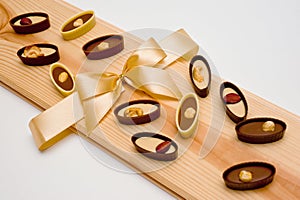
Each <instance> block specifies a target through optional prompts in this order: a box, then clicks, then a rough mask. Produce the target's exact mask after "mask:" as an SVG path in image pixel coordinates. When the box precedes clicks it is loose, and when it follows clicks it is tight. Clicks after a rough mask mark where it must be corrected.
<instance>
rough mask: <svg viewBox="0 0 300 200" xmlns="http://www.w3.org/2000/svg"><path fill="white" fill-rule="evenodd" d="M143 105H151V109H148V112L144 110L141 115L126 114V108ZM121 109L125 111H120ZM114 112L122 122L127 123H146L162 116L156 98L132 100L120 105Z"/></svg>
mask: <svg viewBox="0 0 300 200" xmlns="http://www.w3.org/2000/svg"><path fill="white" fill-rule="evenodd" d="M143 105H149V106H150V109H148V112H145V111H144V113H143V114H142V115H141V116H133V117H128V116H125V115H124V110H125V109H127V108H130V107H138V108H142V107H143ZM121 111H123V113H120V112H121ZM114 114H115V116H116V118H117V119H118V121H119V122H120V123H121V124H126V125H138V124H145V123H149V122H152V121H154V120H156V119H157V118H158V117H159V116H160V104H159V103H158V102H157V101H154V100H135V101H130V102H126V103H123V104H121V105H119V106H118V107H117V108H116V109H115V110H114Z"/></svg>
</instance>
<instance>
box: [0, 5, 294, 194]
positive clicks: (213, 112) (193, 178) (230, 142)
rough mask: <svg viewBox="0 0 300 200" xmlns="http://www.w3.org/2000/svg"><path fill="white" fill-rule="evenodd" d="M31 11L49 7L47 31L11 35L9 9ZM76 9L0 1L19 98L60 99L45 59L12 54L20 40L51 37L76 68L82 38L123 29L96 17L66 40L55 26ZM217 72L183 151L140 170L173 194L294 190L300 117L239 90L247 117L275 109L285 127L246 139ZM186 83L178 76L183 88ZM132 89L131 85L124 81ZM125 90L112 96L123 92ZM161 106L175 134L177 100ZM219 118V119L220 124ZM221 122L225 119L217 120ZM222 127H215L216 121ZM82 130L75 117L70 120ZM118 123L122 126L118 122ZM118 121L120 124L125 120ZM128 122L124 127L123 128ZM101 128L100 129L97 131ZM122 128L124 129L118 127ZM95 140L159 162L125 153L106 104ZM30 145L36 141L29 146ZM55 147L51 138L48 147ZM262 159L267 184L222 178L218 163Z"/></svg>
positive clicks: (10, 77)
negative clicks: (280, 132) (252, 186)
mask: <svg viewBox="0 0 300 200" xmlns="http://www.w3.org/2000/svg"><path fill="white" fill-rule="evenodd" d="M30 11H44V12H47V13H48V14H49V15H50V22H51V28H50V29H48V30H47V31H44V32H41V33H36V34H32V35H17V34H15V33H14V31H13V30H12V28H11V27H10V26H9V24H8V21H9V19H10V18H11V17H13V16H15V15H18V14H21V13H25V12H30ZM79 11H80V10H79V9H77V8H75V7H73V6H71V5H69V4H67V3H65V2H63V1H50V2H49V1H42V0H35V1H33V0H28V1H22V2H20V1H13V0H8V1H5V2H4V1H2V2H1V3H0V16H1V19H0V46H1V51H0V81H1V85H3V86H5V87H7V88H8V89H10V90H12V91H14V92H15V93H16V94H17V95H19V96H21V97H23V98H25V99H26V100H28V102H30V103H31V104H32V105H34V106H37V107H38V108H41V109H43V110H44V109H47V108H49V107H51V106H52V105H54V104H55V103H57V102H59V101H60V100H61V99H62V98H63V97H62V96H61V95H60V94H59V93H58V91H57V90H56V89H55V88H54V86H53V85H52V83H51V81H50V77H49V75H48V70H49V66H43V67H28V66H25V65H23V64H22V63H21V61H20V60H19V59H18V57H17V56H16V51H17V50H18V49H19V48H21V47H22V46H24V45H27V44H32V43H37V42H50V43H54V44H56V45H58V46H59V50H60V54H61V59H60V62H61V63H64V64H66V65H67V66H68V67H69V68H70V69H71V70H72V72H73V73H74V74H77V73H78V71H79V70H82V66H81V65H82V63H86V58H85V56H84V54H83V53H82V51H81V47H82V45H83V44H84V43H86V42H87V41H89V40H90V39H93V38H96V37H99V36H101V35H106V34H110V33H121V32H122V30H121V29H119V28H117V27H114V26H113V25H111V24H108V23H106V22H104V21H102V20H101V19H99V18H98V19H97V25H96V27H95V28H93V29H92V30H91V31H90V32H89V33H87V34H86V35H84V36H82V37H80V38H78V39H76V40H72V41H64V40H63V39H62V37H61V35H60V34H59V28H60V26H61V24H62V23H63V22H64V21H65V20H66V19H68V18H69V17H70V16H72V15H74V14H76V13H78V12H79ZM139 43H140V41H139V40H137V39H136V38H132V40H127V41H126V47H127V48H129V47H133V46H136V45H138V44H139ZM123 61H124V60H122V59H121V60H120V61H118V62H117V63H116V64H114V65H112V66H111V67H110V68H109V70H110V71H117V72H119V71H120V64H122V62H123ZM101 62H104V63H107V62H110V60H109V59H108V60H105V61H99V62H90V63H89V64H90V65H89V66H91V67H90V68H89V69H87V68H85V70H93V71H96V70H100V69H99V68H98V67H99V66H101V64H103V63H101ZM183 66H186V63H184V62H183V61H182V62H180V63H176V64H174V66H172V69H175V70H176V71H179V72H180V74H182V75H183V77H184V78H185V79H186V80H187V79H188V75H187V70H186V68H184V67H183ZM219 83H220V80H219V79H218V78H216V77H214V82H213V85H212V92H211V94H210V96H209V97H208V98H207V99H199V101H200V103H201V113H200V119H199V121H200V123H199V129H198V132H197V135H196V137H195V138H194V140H193V143H192V145H191V146H190V147H189V149H188V150H187V151H185V152H184V154H183V155H182V156H181V157H180V158H178V159H177V160H176V161H175V162H173V163H171V164H170V165H168V166H166V167H164V168H161V169H159V170H155V171H151V172H147V173H142V175H143V176H145V177H146V178H148V179H149V180H151V181H153V183H155V184H157V185H158V186H160V187H162V188H164V189H166V190H167V191H169V192H170V193H172V194H173V195H176V196H177V197H182V198H187V199H204V198H210V199H219V198H220V197H222V198H224V199H225V198H226V199H227V198H231V199H241V198H249V199H250V198H251V199H253V198H255V199H266V198H270V199H275V198H287V199H295V198H296V197H299V196H300V190H299V189H300V168H299V166H300V146H299V145H298V144H297V141H299V140H300V135H299V134H297V131H298V130H299V128H300V123H299V121H300V118H299V116H296V115H294V114H292V113H289V112H287V111H285V110H283V109H281V108H279V107H277V106H276V105H273V104H271V103H269V102H267V101H265V100H264V99H261V98H260V97H257V96H255V95H253V94H251V93H250V92H248V91H246V90H243V92H244V94H245V96H246V98H247V100H248V103H249V106H250V110H249V115H248V117H254V116H273V117H278V118H280V119H283V120H284V121H285V122H286V123H287V124H288V129H287V131H286V134H285V136H284V138H283V139H282V140H281V141H278V142H276V143H272V144H265V145H251V144H246V143H242V142H240V141H238V140H237V139H236V134H235V131H234V123H233V122H231V121H230V120H229V119H228V118H227V117H226V116H224V111H223V110H222V109H219V107H220V105H216V104H215V103H216V101H215V99H217V98H219V97H218V87H219V86H218V84H219ZM186 84H189V82H188V81H187V82H186V83H184V82H182V81H181V82H180V81H179V86H180V87H182V88H185V87H186ZM126 92H127V93H128V94H130V92H132V91H131V89H130V88H129V87H126ZM125 97H126V95H123V96H122V97H121V98H120V100H119V101H118V103H120V102H123V101H124V100H125V99H126V98H125ZM137 97H145V95H144V94H142V93H139V92H135V93H134V94H133V96H132V98H137ZM161 103H162V105H163V107H164V108H165V113H167V116H169V117H167V120H166V122H165V124H164V126H163V129H162V132H163V133H164V134H166V135H168V136H170V137H175V135H176V133H177V131H176V129H175V123H174V120H173V118H172V117H170V116H173V115H174V113H175V108H176V106H177V102H174V101H170V102H169V101H161ZM219 123H222V124H221V125H220V124H219ZM223 123H224V124H223ZM219 127H221V129H220V130H219V129H218V128H219ZM76 128H78V129H79V130H81V131H82V129H83V127H82V126H81V123H79V125H78V126H77V127H76ZM121 128H122V127H121ZM123 128H124V127H123ZM128 131H129V132H130V130H127V132H128ZM217 131H221V132H222V135H221V137H220V139H219V140H218V142H217V144H216V145H215V147H214V149H213V151H211V152H210V153H209V154H208V156H206V157H205V158H203V159H200V157H199V152H200V150H201V147H202V146H203V141H204V139H205V136H206V135H207V134H208V133H217ZM103 133H104V134H103ZM124 133H125V134H124ZM87 139H89V140H91V141H92V142H96V143H97V144H99V145H100V146H101V147H102V148H104V149H106V150H107V152H109V153H111V154H112V155H115V156H116V157H117V158H119V159H120V160H122V161H124V162H125V163H126V164H128V165H129V166H131V167H132V168H134V169H136V170H142V171H143V170H145V169H147V168H149V167H150V168H153V167H159V165H161V163H159V162H157V161H153V160H150V159H147V158H145V157H143V156H142V155H137V154H130V153H128V152H132V153H135V150H134V148H133V146H132V144H131V142H130V135H129V134H126V130H125V131H124V129H120V127H119V126H116V123H115V119H114V116H113V115H112V114H111V112H110V113H109V114H108V115H107V117H105V119H104V120H103V122H102V123H101V124H100V126H99V127H98V129H97V130H96V131H94V132H93V134H92V135H90V138H87ZM33 148H35V147H33ZM53 148H55V146H54V147H53ZM254 160H258V161H267V162H270V163H272V164H274V165H275V166H276V169H277V173H276V177H275V180H274V182H273V183H272V184H270V185H269V186H267V187H265V188H262V189H258V190H253V191H243V192H241V191H233V190H230V189H228V188H226V187H225V185H224V183H223V180H222V173H223V171H224V170H225V169H226V168H228V167H229V166H231V165H233V164H237V163H240V162H243V161H254Z"/></svg>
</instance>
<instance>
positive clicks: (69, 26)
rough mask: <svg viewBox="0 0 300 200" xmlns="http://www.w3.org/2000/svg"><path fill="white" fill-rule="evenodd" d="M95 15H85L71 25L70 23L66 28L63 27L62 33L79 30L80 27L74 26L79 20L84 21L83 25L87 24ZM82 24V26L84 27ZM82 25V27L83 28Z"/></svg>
mask: <svg viewBox="0 0 300 200" xmlns="http://www.w3.org/2000/svg"><path fill="white" fill-rule="evenodd" d="M92 16H93V15H92V14H85V15H82V16H80V17H78V18H76V19H74V20H72V21H71V22H70V23H68V24H67V25H66V26H65V27H63V29H62V31H63V32H66V31H71V30H73V29H75V28H78V27H79V26H74V22H75V21H76V20H78V19H82V21H83V24H84V23H86V22H87V21H88V20H89V19H90V18H91V17H92ZM83 24H82V25H83ZM82 25H81V26H82Z"/></svg>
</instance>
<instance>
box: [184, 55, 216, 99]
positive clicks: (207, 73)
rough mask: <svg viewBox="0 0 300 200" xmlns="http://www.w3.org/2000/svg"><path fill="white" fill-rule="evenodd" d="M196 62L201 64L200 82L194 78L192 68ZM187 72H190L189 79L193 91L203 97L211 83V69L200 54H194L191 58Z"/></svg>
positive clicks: (195, 65) (193, 68)
mask: <svg viewBox="0 0 300 200" xmlns="http://www.w3.org/2000/svg"><path fill="white" fill-rule="evenodd" d="M197 62H200V63H201V65H200V66H202V70H201V71H202V72H201V76H203V81H202V83H199V82H198V81H197V80H196V79H195V78H194V75H193V74H194V70H195V67H198V66H197ZM189 74H190V79H191V81H192V85H193V88H194V90H195V92H196V93H197V94H198V95H199V96H200V97H202V98H205V97H206V96H207V95H208V93H209V90H210V85H211V70H210V66H209V64H208V62H207V60H206V59H205V58H204V57H203V56H201V55H196V56H194V57H193V58H192V60H191V62H190V66H189Z"/></svg>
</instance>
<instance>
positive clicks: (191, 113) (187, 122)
mask: <svg viewBox="0 0 300 200" xmlns="http://www.w3.org/2000/svg"><path fill="white" fill-rule="evenodd" d="M198 115H199V103H198V97H197V96H196V94H195V93H190V94H187V95H185V96H184V97H182V98H181V100H180V102H179V105H178V107H177V110H176V115H175V117H176V118H175V122H176V127H177V129H178V131H179V133H180V135H181V136H182V137H183V138H189V137H191V135H193V133H194V132H195V130H196V128H197V124H198Z"/></svg>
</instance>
